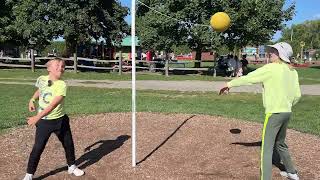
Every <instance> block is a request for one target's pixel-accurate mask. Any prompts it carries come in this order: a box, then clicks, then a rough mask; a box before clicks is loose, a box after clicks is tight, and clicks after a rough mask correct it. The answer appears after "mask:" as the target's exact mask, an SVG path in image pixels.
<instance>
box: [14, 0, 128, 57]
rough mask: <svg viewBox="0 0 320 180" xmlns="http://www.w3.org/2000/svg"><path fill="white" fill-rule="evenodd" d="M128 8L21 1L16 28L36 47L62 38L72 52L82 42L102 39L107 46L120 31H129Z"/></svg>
mask: <svg viewBox="0 0 320 180" xmlns="http://www.w3.org/2000/svg"><path fill="white" fill-rule="evenodd" d="M127 13H128V8H126V7H122V6H121V5H120V3H119V2H118V1H117V0H109V1H104V0H74V1H61V0H46V1H40V0H37V1H34V0H19V1H18V2H17V3H16V5H15V7H14V8H13V14H14V15H15V22H14V28H15V29H16V30H17V32H18V33H19V34H21V35H22V37H23V39H33V40H35V41H36V44H37V46H45V45H47V44H48V43H49V41H50V40H52V39H54V38H57V37H61V36H63V37H64V39H65V40H66V44H67V48H68V49H69V51H70V52H75V51H76V47H77V44H78V43H79V42H81V41H87V40H91V38H95V39H98V38H100V37H103V38H105V39H106V41H107V42H108V43H111V39H112V38H114V37H115V36H116V34H117V33H118V32H119V31H125V30H126V29H128V27H127V24H126V23H125V21H124V17H125V16H126V15H127Z"/></svg>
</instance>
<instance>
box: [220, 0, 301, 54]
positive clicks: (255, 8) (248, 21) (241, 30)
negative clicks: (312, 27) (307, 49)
mask: <svg viewBox="0 0 320 180" xmlns="http://www.w3.org/2000/svg"><path fill="white" fill-rule="evenodd" d="M284 4H285V0H277V1H274V0H242V1H236V0H232V1H222V2H220V3H219V4H217V5H220V9H221V10H224V11H226V12H227V13H228V14H229V15H230V17H231V20H232V24H231V26H230V28H229V29H228V30H227V31H226V32H225V33H226V34H222V35H223V37H222V39H223V42H224V43H225V44H226V45H227V46H228V47H229V49H234V48H237V47H238V48H242V47H244V46H246V45H249V44H251V45H259V44H262V43H266V42H268V41H269V40H270V39H271V38H272V36H273V35H274V33H275V32H276V31H278V30H281V29H282V28H283V27H284V24H283V23H284V22H286V21H288V20H291V18H292V16H293V15H294V9H295V4H290V5H289V6H288V7H287V8H285V7H284Z"/></svg>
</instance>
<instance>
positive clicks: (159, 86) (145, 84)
mask: <svg viewBox="0 0 320 180" xmlns="http://www.w3.org/2000/svg"><path fill="white" fill-rule="evenodd" d="M66 82H67V84H68V85H69V86H82V87H98V88H120V89H129V88H131V81H110V80H66ZM225 83H226V82H223V81H214V82H212V81H156V80H143V81H136V88H137V89H138V90H173V91H201V92H210V91H212V92H218V91H219V90H220V88H221V87H223V85H224V84H225ZM0 84H27V85H33V84H34V83H31V82H14V80H13V81H12V82H8V81H1V80H0ZM230 92H252V93H261V92H262V87H261V85H259V84H257V85H252V86H241V87H236V88H232V89H231V91H230ZM301 92H302V94H304V95H320V85H301Z"/></svg>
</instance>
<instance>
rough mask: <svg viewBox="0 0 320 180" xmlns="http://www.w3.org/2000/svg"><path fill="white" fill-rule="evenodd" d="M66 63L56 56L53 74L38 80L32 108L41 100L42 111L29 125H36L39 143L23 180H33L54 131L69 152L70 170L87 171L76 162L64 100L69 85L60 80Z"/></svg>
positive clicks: (51, 66) (51, 67) (50, 65)
mask: <svg viewBox="0 0 320 180" xmlns="http://www.w3.org/2000/svg"><path fill="white" fill-rule="evenodd" d="M64 67H65V63H64V61H63V60H62V59H59V58H55V59H53V60H50V61H49V62H48V63H47V70H48V72H49V75H47V76H40V77H39V78H38V79H37V82H36V87H37V88H38V90H37V91H36V92H35V93H34V94H33V96H32V98H31V100H30V102H29V111H31V112H34V111H35V105H34V104H35V101H36V99H38V100H39V106H38V113H37V115H35V116H32V117H29V118H28V124H29V125H30V126H31V125H35V126H36V135H35V143H34V146H33V149H32V152H31V154H30V157H29V162H28V168H27V173H26V175H25V177H24V179H23V180H32V177H33V175H34V173H35V172H36V169H37V166H38V163H39V160H40V156H41V154H42V152H43V150H44V148H45V146H46V144H47V142H48V139H49V137H50V135H51V134H52V133H55V134H56V135H57V137H58V139H59V140H60V142H61V143H62V145H63V148H64V150H65V153H66V158H67V164H68V173H69V174H73V175H75V176H82V175H83V174H84V172H83V171H82V170H80V169H79V168H78V167H77V166H76V165H75V152H74V144H73V139H72V134H71V129H70V124H69V118H68V116H67V115H66V114H65V112H64V108H63V100H64V97H65V96H66V92H67V86H66V83H65V82H64V81H63V80H60V78H61V76H62V74H63V73H64Z"/></svg>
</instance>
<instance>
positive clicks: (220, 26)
mask: <svg viewBox="0 0 320 180" xmlns="http://www.w3.org/2000/svg"><path fill="white" fill-rule="evenodd" d="M230 21H231V20H230V17H229V15H228V14H227V13H225V12H217V13H215V14H214V15H212V16H211V19H210V24H211V26H212V28H213V29H214V30H215V31H218V32H223V31H225V30H227V29H228V28H229V26H230Z"/></svg>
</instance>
